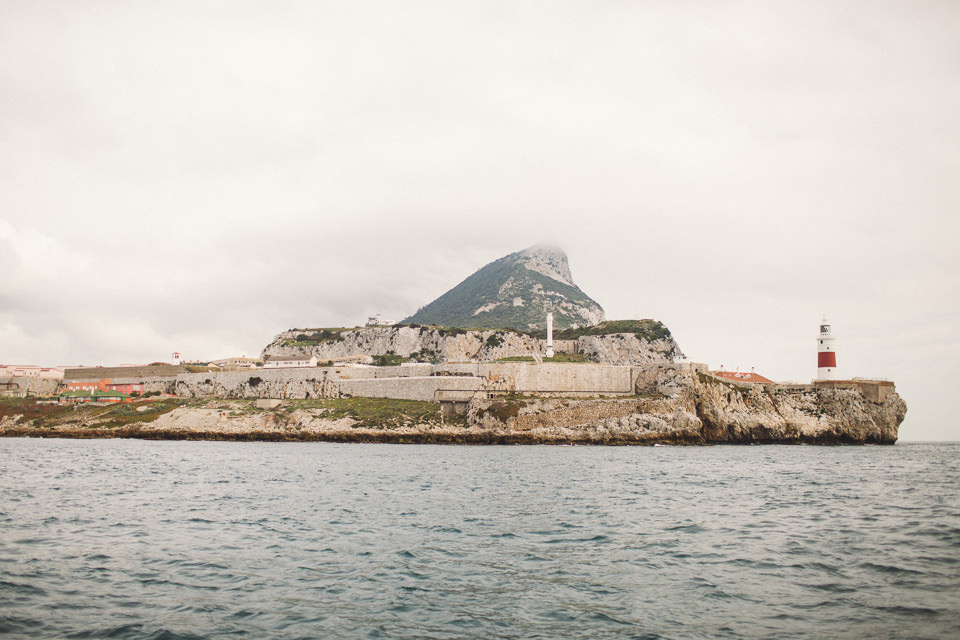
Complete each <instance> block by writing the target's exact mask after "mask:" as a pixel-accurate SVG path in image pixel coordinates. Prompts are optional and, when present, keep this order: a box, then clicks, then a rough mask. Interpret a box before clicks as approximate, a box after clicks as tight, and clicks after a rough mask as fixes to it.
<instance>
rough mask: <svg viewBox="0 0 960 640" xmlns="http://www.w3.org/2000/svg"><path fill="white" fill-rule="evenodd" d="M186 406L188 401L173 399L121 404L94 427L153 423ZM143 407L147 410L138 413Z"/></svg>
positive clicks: (108, 427)
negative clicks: (166, 414) (164, 415)
mask: <svg viewBox="0 0 960 640" xmlns="http://www.w3.org/2000/svg"><path fill="white" fill-rule="evenodd" d="M186 404H187V401H186V400H179V399H173V398H171V399H170V400H161V401H159V402H150V403H146V402H144V403H131V404H121V405H117V407H116V408H115V409H113V410H112V411H108V412H106V414H105V415H104V418H105V419H104V420H101V421H97V422H95V423H93V424H92V426H94V427H96V428H98V429H116V428H117V427H125V426H127V425H130V424H133V423H144V422H153V421H154V420H156V419H157V418H159V417H160V416H162V415H163V414H165V413H170V412H171V411H173V410H174V409H176V408H177V407H182V406H184V405H186ZM141 407H146V409H144V410H143V411H138V410H137V409H139V408H141Z"/></svg>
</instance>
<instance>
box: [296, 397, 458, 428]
mask: <svg viewBox="0 0 960 640" xmlns="http://www.w3.org/2000/svg"><path fill="white" fill-rule="evenodd" d="M298 409H320V410H323V411H324V416H323V417H325V418H329V419H332V420H339V419H341V418H350V419H352V420H356V424H354V425H353V426H355V427H367V428H373V429H390V428H396V427H401V426H403V425H405V424H411V425H413V424H436V423H438V422H439V421H440V403H439V402H422V401H419V400H396V399H393V398H315V399H310V400H284V402H283V404H282V405H281V406H280V407H278V408H277V410H278V411H282V412H283V413H286V414H289V413H293V412H294V411H296V410H298ZM465 420H466V418H463V417H458V418H455V419H446V420H445V421H446V422H447V423H458V422H464V423H465Z"/></svg>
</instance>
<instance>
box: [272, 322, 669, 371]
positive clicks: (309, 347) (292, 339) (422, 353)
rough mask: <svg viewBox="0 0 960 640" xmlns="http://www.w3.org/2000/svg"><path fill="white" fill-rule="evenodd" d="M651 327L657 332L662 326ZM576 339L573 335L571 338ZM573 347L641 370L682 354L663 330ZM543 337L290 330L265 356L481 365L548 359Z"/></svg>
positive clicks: (429, 330) (411, 329) (582, 340)
mask: <svg viewBox="0 0 960 640" xmlns="http://www.w3.org/2000/svg"><path fill="white" fill-rule="evenodd" d="M637 322H648V323H650V322H652V323H654V324H655V325H657V326H658V327H662V325H660V323H656V322H655V321H637ZM571 335H572V334H571ZM571 342H575V343H576V347H575V350H576V352H577V353H580V354H583V356H584V357H585V359H586V360H588V361H591V362H599V363H603V364H623V365H638V364H651V363H658V362H660V363H664V362H673V360H674V358H676V357H680V356H682V355H683V354H682V353H681V351H680V347H679V346H678V345H677V343H676V342H675V341H674V339H673V337H672V336H671V335H670V332H669V331H667V330H666V328H665V327H664V328H663V329H662V330H659V331H656V332H654V333H649V334H643V333H610V334H607V335H581V336H579V337H576V338H574V339H573V340H571ZM544 352H545V343H544V341H543V339H542V338H540V337H537V336H533V335H530V334H526V333H519V332H515V331H506V330H486V331H469V330H462V329H445V328H439V327H424V326H400V325H397V326H393V327H363V328H357V329H291V330H290V331H284V332H283V333H280V334H279V335H277V336H276V337H275V338H274V339H273V341H272V342H271V343H270V344H269V345H267V346H266V347H265V348H264V350H263V354H262V356H263V357H264V358H268V357H276V356H311V355H315V356H317V360H319V361H321V362H323V361H326V360H333V361H335V360H341V359H357V358H360V357H362V356H384V355H391V356H395V357H398V358H403V359H413V360H420V361H423V362H443V361H450V360H452V361H462V360H476V361H481V362H489V361H492V360H497V359H500V358H509V357H516V356H526V355H531V354H537V355H538V356H542V355H544Z"/></svg>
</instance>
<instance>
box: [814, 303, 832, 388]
mask: <svg viewBox="0 0 960 640" xmlns="http://www.w3.org/2000/svg"><path fill="white" fill-rule="evenodd" d="M833 341H834V337H833V331H832V329H831V328H830V324H829V323H828V322H827V316H823V320H822V321H821V322H820V337H819V338H817V380H833V379H834V378H835V377H836V373H837V352H836V350H835V348H834V344H833Z"/></svg>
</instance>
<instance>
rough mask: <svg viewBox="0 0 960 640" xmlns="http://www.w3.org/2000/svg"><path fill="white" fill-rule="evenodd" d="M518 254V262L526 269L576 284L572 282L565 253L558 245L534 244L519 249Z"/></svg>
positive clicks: (572, 285)
mask: <svg viewBox="0 0 960 640" xmlns="http://www.w3.org/2000/svg"><path fill="white" fill-rule="evenodd" d="M519 256H520V262H522V264H523V266H525V267H526V268H527V269H530V270H531V271H536V272H537V273H540V274H542V275H545V276H547V277H548V278H553V279H554V280H557V281H558V282H562V283H564V284H566V285H569V286H571V287H575V286H577V285H575V284H574V283H573V275H571V273H570V263H569V262H568V261H567V254H566V253H564V252H563V249H561V248H560V247H558V246H556V245H552V244H535V245H533V246H532V247H530V248H528V249H524V250H523V251H521V252H520V253H519Z"/></svg>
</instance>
